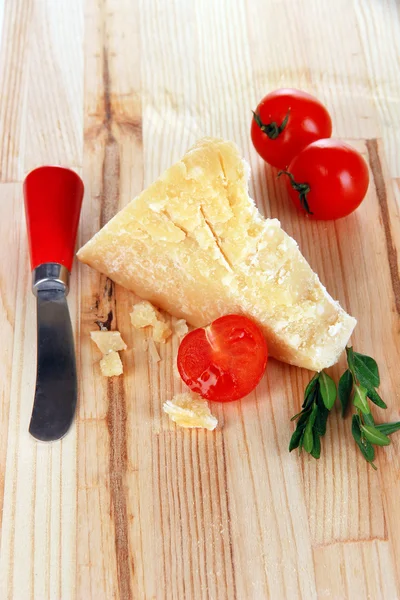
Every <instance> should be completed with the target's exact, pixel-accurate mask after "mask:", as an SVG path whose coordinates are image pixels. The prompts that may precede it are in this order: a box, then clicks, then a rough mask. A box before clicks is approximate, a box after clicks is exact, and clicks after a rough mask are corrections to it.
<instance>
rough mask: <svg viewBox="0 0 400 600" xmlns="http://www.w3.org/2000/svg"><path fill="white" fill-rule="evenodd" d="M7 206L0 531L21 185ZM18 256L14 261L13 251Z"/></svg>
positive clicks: (5, 189)
mask: <svg viewBox="0 0 400 600" xmlns="http://www.w3.org/2000/svg"><path fill="white" fill-rule="evenodd" d="M0 194H1V198H2V202H3V210H2V218H1V220H0V239H1V240H2V242H3V243H2V245H1V247H0V329H1V331H2V338H3V360H2V361H1V367H0V368H1V373H0V386H1V387H0V432H1V434H0V530H1V522H2V515H3V500H4V485H5V467H6V457H7V442H8V426H9V419H8V417H9V409H10V391H11V377H12V365H13V352H14V332H15V324H16V321H17V319H18V315H17V312H16V311H17V307H16V294H17V282H18V258H19V253H18V248H19V245H20V231H21V225H22V226H23V225H24V224H23V223H22V220H23V218H24V217H23V214H22V206H21V205H20V203H19V198H20V188H19V186H18V185H17V184H14V183H11V184H1V185H0ZM10 247H13V248H14V249H15V252H14V253H13V255H12V256H11V257H10V256H9V249H10Z"/></svg>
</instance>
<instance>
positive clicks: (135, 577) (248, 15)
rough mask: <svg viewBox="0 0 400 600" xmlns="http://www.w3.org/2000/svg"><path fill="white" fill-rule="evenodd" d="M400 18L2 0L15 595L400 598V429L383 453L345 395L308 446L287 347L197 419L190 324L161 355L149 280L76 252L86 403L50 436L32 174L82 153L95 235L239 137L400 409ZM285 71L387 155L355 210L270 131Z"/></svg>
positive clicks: (275, 211)
mask: <svg viewBox="0 0 400 600" xmlns="http://www.w3.org/2000/svg"><path fill="white" fill-rule="evenodd" d="M399 19H400V9H399V5H398V3H397V2H396V0H335V1H334V2H332V1H330V0H297V1H295V0H253V1H251V0H194V1H193V2H189V1H188V0H168V1H167V0H164V1H162V0H159V1H157V0H146V1H144V0H143V1H141V2H140V1H139V0H86V2H84V1H83V0H0V25H1V27H0V31H1V47H0V73H1V95H0V132H1V133H0V181H1V184H0V194H1V207H2V216H1V220H0V239H1V244H0V253H1V260H0V286H1V287H0V292H1V295H0V330H1V338H2V360H1V366H0V386H1V400H2V401H1V404H0V428H1V430H0V432H1V435H0V510H1V509H2V519H1V521H0V524H1V550H0V598H1V599H2V600H3V599H4V600H5V599H14V600H28V599H34V600H46V599H52V600H53V599H56V600H58V599H61V598H62V599H65V600H70V599H71V600H72V599H74V600H75V599H77V600H111V599H113V598H115V599H119V600H130V599H140V600H145V599H146V600H150V599H153V598H157V599H165V600H169V599H171V600H172V599H179V600H190V599H204V600H208V599H210V600H217V599H228V600H234V599H237V600H252V599H254V600H262V599H264V598H265V599H266V598H271V599H274V600H276V599H278V600H280V599H286V598H288V599H290V600H293V599H296V598H307V599H308V600H309V599H310V598H321V599H322V598H335V599H344V598H346V599H351V600H355V599H358V598H360V599H361V598H371V599H373V600H376V599H378V598H382V599H385V600H394V599H395V598H400V525H399V523H400V515H399V502H400V501H399V498H400V478H399V446H400V434H397V436H396V435H394V436H393V438H392V439H393V444H392V445H391V446H390V447H388V448H387V449H381V450H379V451H378V457H377V461H376V462H377V466H378V471H377V472H375V471H373V470H372V469H371V468H370V467H368V465H367V464H366V463H365V462H364V460H363V458H362V457H361V455H360V453H359V452H358V450H357V449H356V447H355V445H354V442H353V440H352V437H351V434H350V420H349V419H347V420H345V421H342V420H341V418H340V416H339V411H338V410H337V412H336V414H334V415H333V416H332V417H331V418H330V421H329V427H328V432H327V435H326V437H325V439H324V440H323V450H322V457H321V459H320V460H319V461H318V462H317V461H315V460H313V459H310V458H309V457H308V456H303V457H302V458H299V457H298V455H297V454H296V453H292V454H289V453H288V451H287V447H288V441H289V438H290V435H291V431H292V429H293V425H292V424H290V422H289V418H290V416H291V415H292V414H294V413H295V412H297V409H298V407H299V405H300V403H301V396H302V390H303V389H304V385H305V383H306V382H307V380H308V379H309V377H310V373H307V372H304V371H301V370H300V369H297V368H294V367H289V366H286V365H283V364H279V363H277V362H276V361H272V360H271V361H270V364H269V367H268V372H267V375H266V377H265V378H264V379H263V381H262V383H261V384H260V386H259V387H258V389H257V391H256V393H254V394H252V395H251V396H250V397H249V398H247V399H246V400H245V401H243V402H237V403H233V404H231V405H228V406H224V407H221V406H217V407H215V412H216V414H217V415H218V417H219V420H220V425H221V426H220V427H219V428H218V430H217V431H216V432H214V433H210V432H204V431H185V430H181V429H176V428H175V426H174V425H173V424H171V423H170V422H169V420H168V418H167V417H166V416H165V415H164V414H163V413H162V410H161V407H162V403H163V401H164V400H166V399H167V398H170V397H171V395H172V394H173V393H175V392H177V391H179V390H180V389H181V384H180V381H179V380H178V378H177V377H176V374H175V372H174V370H173V359H174V356H175V354H176V350H177V345H178V340H177V339H175V338H173V339H172V340H170V341H169V342H168V343H167V344H166V346H165V347H162V348H161V357H162V360H161V362H159V363H153V362H152V360H151V358H150V356H149V355H148V353H147V351H146V345H145V341H146V337H147V335H148V334H147V333H137V332H134V331H133V330H132V328H131V327H130V324H129V316H128V313H129V311H130V308H131V306H132V296H131V294H129V293H128V292H126V291H124V290H123V289H120V288H118V287H114V286H112V285H110V282H108V281H107V280H105V279H104V277H101V276H100V275H98V274H97V273H95V272H93V271H91V270H90V269H88V268H87V267H83V266H80V265H78V264H76V265H75V268H74V273H73V281H72V292H71V294H70V296H69V304H70V309H71V314H72V319H73V322H74V327H75V332H76V343H77V352H78V366H79V371H80V401H79V408H78V414H77V420H76V424H75V425H74V426H73V428H72V430H71V431H70V433H69V434H68V436H67V437H66V438H65V439H64V440H63V441H61V442H59V443H54V444H52V445H44V444H37V443H35V441H34V440H33V439H31V438H30V437H29V435H28V433H27V427H28V423H29V418H30V411H31V406H32V399H33V390H34V383H35V351H36V349H35V301H34V297H33V296H32V294H31V293H30V272H29V266H28V255H27V240H26V235H25V223H24V214H23V206H22V191H21V182H22V180H23V178H24V175H25V174H26V173H27V171H28V170H30V169H31V168H33V167H35V166H38V165H41V164H43V163H61V164H63V165H68V166H71V167H73V168H75V169H76V170H77V171H78V172H79V173H80V174H82V176H83V178H84V180H85V185H86V194H85V200H84V206H83V212H82V219H81V228H80V234H79V243H80V244H81V243H83V242H84V241H86V240H87V239H88V238H89V237H90V236H91V235H93V234H94V233H95V232H96V231H97V230H98V229H99V227H100V226H101V225H102V224H104V223H105V222H106V221H108V219H109V218H110V217H111V216H112V215H113V214H114V213H115V212H116V211H117V210H118V209H119V208H120V207H122V206H124V205H125V204H126V203H127V202H128V201H129V200H130V199H131V198H132V197H133V196H134V195H136V194H137V193H138V192H139V191H140V190H142V189H143V187H144V186H147V185H148V184H149V183H150V182H151V181H152V180H153V179H155V178H156V177H157V176H158V175H159V174H160V173H161V172H162V170H163V169H164V168H166V167H167V166H169V165H170V164H171V163H172V162H173V161H175V160H176V159H178V158H179V157H180V156H181V155H182V154H183V153H184V152H185V150H186V149H187V148H188V147H189V146H190V145H191V144H192V143H193V142H194V141H195V140H196V139H197V138H199V137H202V136H204V135H220V136H223V137H226V138H230V139H233V140H235V141H236V142H237V143H238V145H239V146H240V148H241V150H242V151H243V154H244V155H245V156H246V157H247V158H248V159H249V161H250V163H251V166H252V169H253V177H252V184H251V191H252V193H253V194H254V197H255V199H256V202H257V204H258V206H259V208H260V210H261V211H262V212H263V213H264V214H265V215H267V216H271V215H272V216H274V217H278V218H279V219H280V220H281V222H282V225H283V227H284V229H286V231H288V233H290V234H291V235H293V236H294V237H295V238H296V239H297V240H298V241H299V244H300V247H301V249H302V251H303V252H304V254H305V256H306V257H307V259H308V260H309V261H310V263H311V265H312V266H313V268H315V270H316V271H317V272H318V273H319V274H320V276H321V279H322V280H323V281H324V283H325V284H326V285H327V287H328V289H329V291H330V292H331V293H332V295H333V296H335V297H336V298H338V299H339V300H340V302H341V303H342V304H343V306H344V307H346V309H347V310H349V311H350V312H351V313H352V314H353V315H354V316H356V317H357V319H358V320H359V324H358V327H357V329H356V331H355V334H354V336H353V343H354V345H355V347H356V349H358V350H359V351H361V352H365V353H367V354H372V355H373V356H374V357H375V358H376V359H377V360H378V362H379V365H380V369H381V378H382V385H381V392H382V395H383V397H384V398H385V399H386V401H387V403H388V404H389V408H388V410H387V411H386V413H385V414H384V415H383V414H382V413H383V411H378V412H377V413H376V414H377V415H378V413H380V414H379V418H380V419H381V420H383V419H384V420H398V419H399V407H400V393H399V389H400V368H399V359H400V349H399V314H400V279H399V256H398V245H399V240H400V220H399V209H398V206H399V205H398V203H396V198H397V200H398V201H400V162H399V160H398V151H399V146H400V79H399V69H400V42H399V40H400V20H399ZM285 85H286V86H296V87H299V88H302V89H306V90H309V91H310V92H313V93H315V94H316V95H317V96H318V97H319V98H320V99H321V100H322V101H323V102H324V103H326V105H327V106H328V107H329V110H330V112H331V114H332V117H333V121H334V134H335V135H336V136H338V137H341V138H344V139H347V140H349V141H350V142H351V143H352V144H353V145H354V146H355V147H357V148H359V149H360V150H361V151H362V152H363V154H364V156H365V157H366V159H367V160H368V162H369V165H370V168H371V185H370V189H369V193H368V197H367V199H366V201H365V202H364V204H363V205H362V207H361V208H360V209H359V210H358V211H357V212H356V214H354V215H352V216H350V217H349V218H347V219H344V220H342V221H338V222H336V223H332V222H331V223H324V222H314V223H312V222H307V220H305V219H304V218H302V217H301V216H300V215H299V214H298V213H297V212H295V211H294V209H293V208H292V206H291V204H290V203H289V201H288V199H287V196H286V192H285V187H284V184H283V182H281V181H278V180H277V179H276V172H274V171H273V170H272V169H270V168H269V167H268V166H266V165H265V164H263V163H262V161H261V160H260V159H259V158H258V156H257V155H256V154H255V152H254V150H253V148H252V146H251V142H250V139H249V126H250V120H251V109H252V108H254V107H255V106H256V104H257V101H258V100H259V99H260V98H261V97H262V96H263V95H264V94H265V93H266V92H267V91H269V90H273V89H274V88H278V87H282V86H285ZM109 314H110V315H111V316H112V322H111V325H112V327H118V329H119V330H120V331H121V332H122V335H123V338H124V339H125V340H126V341H127V343H128V346H129V350H127V351H126V352H125V353H124V354H123V361H124V366H125V373H124V376H123V377H121V378H120V379H116V380H115V381H114V380H109V381H107V380H106V379H104V378H102V377H101V375H100V372H99V366H98V361H99V358H100V356H99V355H98V353H97V351H96V349H95V348H94V347H93V346H92V345H91V342H90V340H89V331H90V330H92V329H94V328H95V326H94V321H96V320H99V319H100V320H106V319H107V317H108V315H109ZM342 368H343V362H341V364H340V368H338V367H336V368H334V369H332V371H331V373H332V375H333V376H334V377H335V378H337V376H338V373H339V371H340V369H342ZM0 514H1V513H0Z"/></svg>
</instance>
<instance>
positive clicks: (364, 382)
mask: <svg viewBox="0 0 400 600" xmlns="http://www.w3.org/2000/svg"><path fill="white" fill-rule="evenodd" d="M346 354H347V365H348V369H347V370H346V371H345V372H344V373H343V375H342V377H341V378H340V381H339V398H340V402H341V404H342V416H345V414H346V411H347V408H348V406H349V404H350V401H352V403H353V408H354V409H355V411H354V414H353V417H352V423H351V432H352V434H353V438H354V440H355V442H356V444H357V446H358V447H359V449H360V451H361V453H362V455H363V456H364V458H365V460H366V461H367V462H369V463H370V464H371V466H372V467H373V468H374V469H376V466H375V464H374V462H373V461H374V458H375V448H374V446H388V445H389V444H390V438H389V437H388V435H390V434H391V433H394V432H395V431H398V429H400V423H382V424H381V425H376V424H375V420H374V417H373V416H372V414H371V405H370V402H369V401H371V402H373V403H374V404H376V406H379V408H384V409H385V408H387V405H386V403H385V402H384V401H383V400H382V398H381V397H380V395H379V394H378V392H377V390H376V388H377V387H379V385H380V376H379V368H378V365H377V363H376V361H375V360H374V359H373V358H371V357H370V356H366V355H365V354H359V353H358V352H354V350H353V348H351V347H350V348H346Z"/></svg>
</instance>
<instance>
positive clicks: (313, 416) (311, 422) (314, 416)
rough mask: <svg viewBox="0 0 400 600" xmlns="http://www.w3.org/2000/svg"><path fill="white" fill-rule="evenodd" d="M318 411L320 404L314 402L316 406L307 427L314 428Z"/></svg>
mask: <svg viewBox="0 0 400 600" xmlns="http://www.w3.org/2000/svg"><path fill="white" fill-rule="evenodd" d="M317 413H318V406H317V405H316V404H314V406H313V407H312V411H311V415H310V419H309V421H308V423H307V427H309V428H310V429H312V428H313V427H314V423H315V419H316V418H317Z"/></svg>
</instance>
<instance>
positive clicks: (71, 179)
mask: <svg viewBox="0 0 400 600" xmlns="http://www.w3.org/2000/svg"><path fill="white" fill-rule="evenodd" d="M83 190H84V188H83V182H82V180H81V178H80V177H79V176H78V175H77V174H76V173H75V172H74V171H72V170H71V169H66V168H64V167H58V166H44V167H39V168H38V169H34V170H33V171H31V172H30V173H29V174H28V175H27V176H26V178H25V181H24V198H25V216H26V223H27V230H28V239H29V251H30V259H31V267H32V291H33V293H34V295H35V296H36V300H37V367H36V390H35V398H34V403H33V410H32V417H31V421H30V425H29V432H30V434H31V435H32V436H33V437H34V438H36V439H37V440H41V441H45V442H50V441H54V440H59V439H61V438H62V437H63V436H64V435H65V434H66V433H67V431H68V429H69V427H70V425H71V423H72V421H73V419H74V414H75V408H76V402H77V396H78V384H77V375H76V359H75V349H74V338H73V332H72V325H71V319H70V315H69V311H68V304H67V299H66V298H67V294H68V291H69V278H70V273H71V267H72V261H73V257H74V250H75V241H76V233H77V229H78V223H79V215H80V211H81V205H82V198H83Z"/></svg>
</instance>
